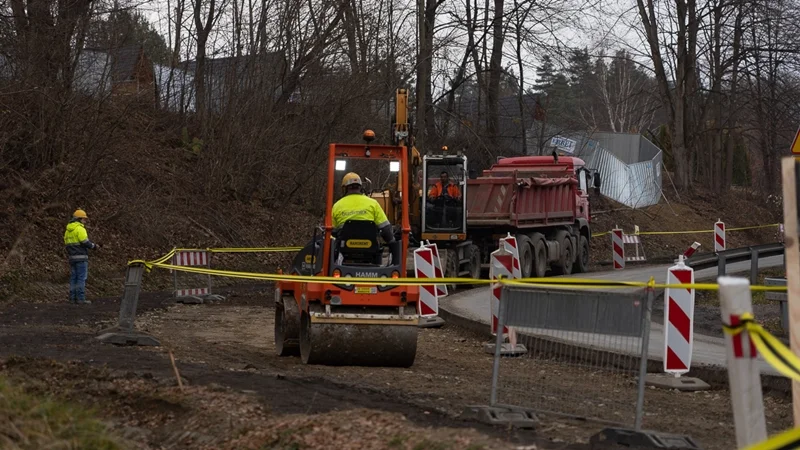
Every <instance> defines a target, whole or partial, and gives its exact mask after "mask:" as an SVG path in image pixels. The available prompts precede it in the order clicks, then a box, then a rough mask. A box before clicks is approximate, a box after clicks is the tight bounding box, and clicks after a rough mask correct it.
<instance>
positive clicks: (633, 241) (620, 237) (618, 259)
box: [611, 226, 647, 270]
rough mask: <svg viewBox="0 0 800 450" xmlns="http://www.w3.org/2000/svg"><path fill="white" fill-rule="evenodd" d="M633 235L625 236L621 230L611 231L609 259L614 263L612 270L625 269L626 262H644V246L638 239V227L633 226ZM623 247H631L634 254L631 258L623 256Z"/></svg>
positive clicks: (639, 238)
mask: <svg viewBox="0 0 800 450" xmlns="http://www.w3.org/2000/svg"><path fill="white" fill-rule="evenodd" d="M634 227H635V228H634V229H635V230H636V231H635V232H634V234H625V232H623V231H622V229H621V228H614V229H613V230H611V258H612V261H613V262H614V269H615V270H621V269H624V268H625V263H626V262H644V261H647V258H646V257H645V255H644V246H642V239H641V237H639V227H638V226H634ZM625 245H633V246H634V249H635V252H634V254H633V255H631V256H625Z"/></svg>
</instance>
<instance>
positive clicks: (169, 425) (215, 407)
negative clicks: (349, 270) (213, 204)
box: [0, 286, 791, 449]
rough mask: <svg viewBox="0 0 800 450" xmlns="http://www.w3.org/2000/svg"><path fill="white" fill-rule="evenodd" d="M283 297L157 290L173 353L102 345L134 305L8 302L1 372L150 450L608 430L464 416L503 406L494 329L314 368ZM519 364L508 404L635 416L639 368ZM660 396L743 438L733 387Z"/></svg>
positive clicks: (160, 328)
mask: <svg viewBox="0 0 800 450" xmlns="http://www.w3.org/2000/svg"><path fill="white" fill-rule="evenodd" d="M272 292H273V291H272V289H271V287H269V286H262V287H240V288H238V289H236V290H235V291H233V292H232V293H231V294H230V295H229V297H228V298H227V300H225V301H222V302H217V303H208V304H204V305H180V304H178V305H175V304H172V303H171V302H170V301H169V299H168V298H166V297H165V296H164V295H159V294H143V295H142V297H141V301H140V307H139V315H138V320H137V323H136V325H137V328H138V329H140V330H143V331H147V332H149V333H152V334H153V335H155V336H157V337H158V338H159V339H160V340H161V342H162V346H161V347H116V346H112V345H107V344H101V343H99V342H98V341H96V340H95V339H93V338H94V337H95V336H96V335H97V334H98V333H99V331H101V330H102V329H104V328H107V327H109V326H112V325H114V324H115V323H116V319H117V314H118V311H119V301H118V299H105V300H100V301H97V302H95V303H94V304H92V305H91V306H87V307H78V306H72V305H67V304H17V305H14V306H7V307H3V309H0V361H2V360H3V359H5V361H4V362H3V363H2V366H1V367H0V374H5V375H7V376H9V377H10V378H11V379H12V380H16V381H17V382H18V383H22V384H23V385H24V386H25V387H26V389H31V390H33V391H37V392H40V393H48V394H51V395H57V396H60V397H64V398H67V399H72V400H75V401H79V402H81V403H85V404H88V405H91V406H93V407H95V408H96V409H98V410H99V411H100V413H101V414H102V415H103V417H104V418H105V419H106V420H108V422H109V423H110V424H111V425H112V427H113V429H114V430H115V431H117V432H118V433H119V434H120V435H122V436H124V437H125V438H126V439H129V440H130V441H131V442H132V443H133V446H134V447H138V448H152V449H162V448H164V449H166V448H170V449H173V448H175V449H177V448H276V449H277V448H280V449H283V448H287V449H288V448H297V449H299V448H331V447H337V448H338V447H347V448H409V449H411V448H413V449H427V448H432V449H440V448H441V449H445V448H453V449H455V448H472V449H478V448H500V449H502V448H531V449H534V448H541V449H544V448H550V449H556V448H558V449H568V448H569V449H582V448H590V446H589V445H588V442H589V438H590V436H592V435H593V434H594V433H596V432H598V431H599V430H601V429H602V428H603V425H602V424H599V423H596V422H593V421H581V420H575V419H566V418H561V417H558V416H549V415H540V416H539V418H540V420H541V423H540V424H539V425H538V427H537V429H536V431H529V430H518V429H506V428H502V427H492V426H489V425H483V424H481V423H479V422H477V421H473V420H469V419H466V418H464V417H460V414H461V413H462V412H463V411H464V409H465V407H466V406H468V405H474V404H487V403H488V400H489V389H490V379H491V367H492V358H491V356H490V355H488V354H486V353H485V352H484V351H483V344H484V342H485V340H486V339H485V338H484V337H483V336H478V335H475V334H474V333H472V332H470V331H467V330H464V329H460V328H458V327H455V326H453V325H450V324H448V325H446V326H445V327H443V328H440V329H422V330H420V334H419V345H418V353H417V359H416V362H415V364H414V366H412V367H411V368H408V369H397V368H367V367H326V366H306V365H302V364H301V363H300V361H299V358H296V357H289V358H278V357H276V356H274V351H273V339H272V326H273V321H272V315H273V309H272V307H271V306H272V305H271V303H272V295H273V294H272ZM170 351H171V352H172V353H173V355H174V358H175V361H176V368H177V369H178V370H179V372H180V375H181V377H182V382H183V383H184V389H185V390H183V391H182V390H181V389H180V388H179V387H178V386H177V382H176V377H175V373H174V370H173V367H172V365H171V363H170V358H169V352H170ZM503 364H504V365H503V368H502V372H501V374H503V375H502V379H501V386H502V387H503V388H502V389H501V398H500V400H501V401H503V400H504V399H507V398H510V399H511V401H516V402H517V403H522V404H531V405H541V404H545V405H547V404H548V403H549V404H550V405H556V406H558V405H559V402H568V401H575V400H576V399H577V400H580V405H581V406H580V408H583V409H585V411H583V412H585V413H587V414H591V415H595V416H599V417H601V418H607V419H615V418H617V419H619V418H620V417H629V416H628V415H629V414H630V413H631V412H632V411H633V406H634V405H633V404H632V399H634V398H635V386H636V383H635V380H634V379H633V378H632V377H631V376H630V375H629V374H624V373H614V374H606V373H603V372H598V371H597V370H592V369H590V368H587V367H579V366H571V365H568V364H564V363H563V362H558V361H551V360H545V359H535V358H520V359H516V360H508V361H504V363H503ZM511 369H513V370H511ZM511 387H513V389H511ZM504 396H505V397H504ZM645 400H646V406H645V411H646V415H645V423H644V425H645V427H646V428H649V429H656V430H659V431H665V432H674V433H683V434H688V435H690V436H692V437H693V438H694V439H696V440H697V441H699V443H700V444H701V445H702V448H705V449H729V448H732V447H733V445H734V444H733V439H734V438H733V424H732V418H731V415H730V399H729V393H728V392H727V391H726V390H724V387H720V386H717V387H715V389H714V390H712V391H707V392H703V393H678V392H670V391H663V390H657V389H648V391H647V393H646V396H645ZM765 401H766V410H767V420H768V426H769V428H770V431H771V432H776V431H780V430H783V429H786V428H789V427H790V426H791V400H790V399H787V398H780V397H767V398H766V400H765ZM562 410H563V408H562ZM578 412H580V411H578Z"/></svg>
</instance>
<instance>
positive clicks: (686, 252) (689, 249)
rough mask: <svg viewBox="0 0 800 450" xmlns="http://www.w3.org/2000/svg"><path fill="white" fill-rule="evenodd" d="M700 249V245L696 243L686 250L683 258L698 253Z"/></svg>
mask: <svg viewBox="0 0 800 450" xmlns="http://www.w3.org/2000/svg"><path fill="white" fill-rule="evenodd" d="M698 248H700V243H699V242H697V241H695V242H694V243H693V244H692V245H690V246H689V248H687V249H686V251H685V252H683V257H684V258H688V257H690V256H692V255H694V252H696V251H697V249H698Z"/></svg>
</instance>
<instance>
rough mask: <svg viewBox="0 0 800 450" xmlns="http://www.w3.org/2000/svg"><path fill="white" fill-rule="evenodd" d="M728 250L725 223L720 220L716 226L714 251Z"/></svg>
mask: <svg viewBox="0 0 800 450" xmlns="http://www.w3.org/2000/svg"><path fill="white" fill-rule="evenodd" d="M726 248H727V243H726V241H725V223H724V222H722V221H721V220H720V219H717V222H716V223H715V224H714V251H715V252H721V251H723V250H725V249H726Z"/></svg>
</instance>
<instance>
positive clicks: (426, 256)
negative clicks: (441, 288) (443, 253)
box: [414, 247, 439, 317]
mask: <svg viewBox="0 0 800 450" xmlns="http://www.w3.org/2000/svg"><path fill="white" fill-rule="evenodd" d="M414 272H415V273H416V275H417V278H420V279H422V278H428V279H432V278H437V277H436V266H435V265H434V256H433V249H431V248H427V247H420V248H418V249H416V250H414ZM417 305H419V306H418V307H417V310H418V312H419V315H420V316H421V317H436V316H438V315H439V295H438V289H437V288H436V285H433V284H430V285H422V286H420V289H419V302H417Z"/></svg>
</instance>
